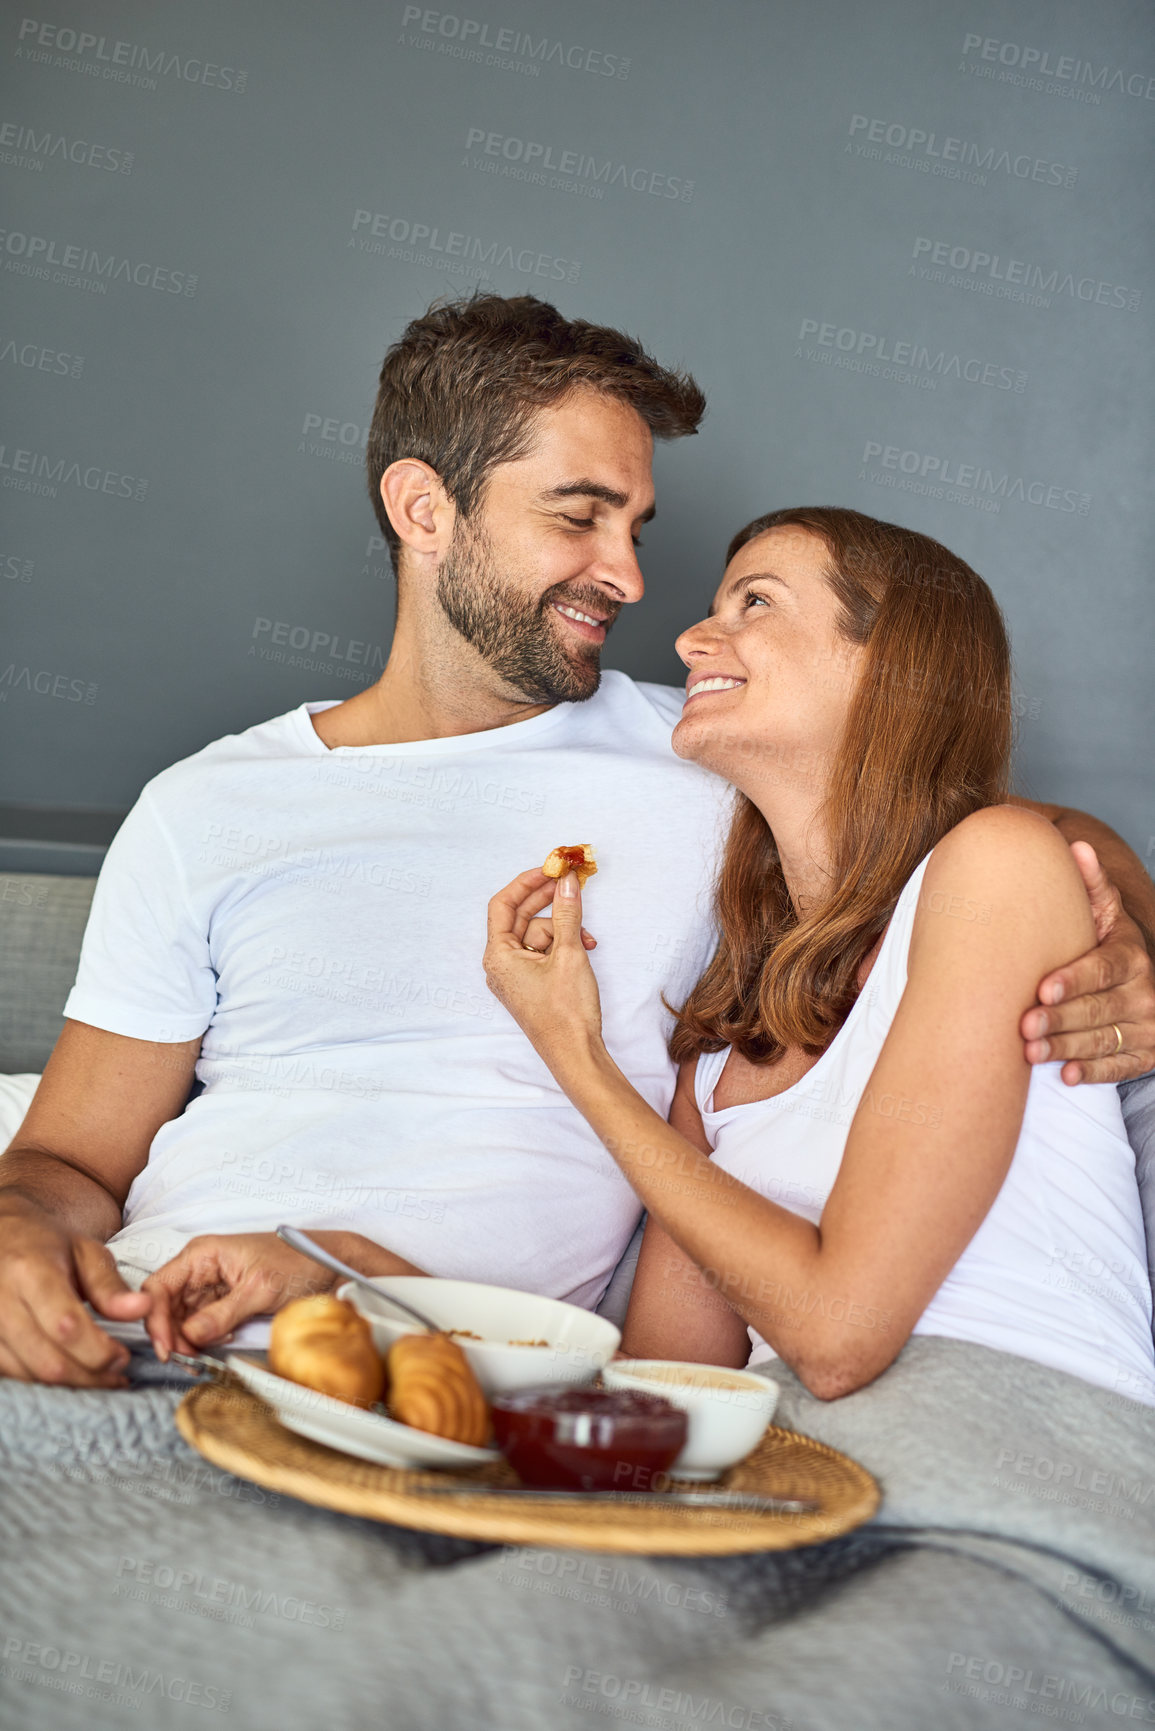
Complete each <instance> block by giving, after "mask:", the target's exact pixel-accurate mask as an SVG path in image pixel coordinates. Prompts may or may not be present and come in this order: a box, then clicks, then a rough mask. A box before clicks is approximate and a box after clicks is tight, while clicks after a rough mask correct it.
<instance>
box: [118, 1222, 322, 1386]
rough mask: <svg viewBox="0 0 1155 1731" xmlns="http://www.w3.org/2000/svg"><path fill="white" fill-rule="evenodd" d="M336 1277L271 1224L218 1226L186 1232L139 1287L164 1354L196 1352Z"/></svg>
mask: <svg viewBox="0 0 1155 1731" xmlns="http://www.w3.org/2000/svg"><path fill="white" fill-rule="evenodd" d="M339 1278H340V1277H339V1276H338V1275H335V1274H330V1273H329V1271H328V1270H327V1269H325V1268H321V1267H320V1266H319V1265H318V1264H317V1263H316V1262H313V1261H312V1260H311V1259H310V1258H309V1257H307V1256H302V1255H301V1252H300V1251H299V1250H291V1249H290V1248H289V1246H288V1245H287V1244H283V1243H282V1242H281V1240H280V1239H279V1238H278V1237H277V1235H276V1233H275V1232H223V1233H208V1234H206V1235H205V1236H203V1237H200V1238H190V1239H189V1241H188V1243H187V1244H186V1245H185V1247H184V1249H183V1250H182V1251H180V1252H179V1254H178V1255H176V1256H174V1257H173V1259H172V1261H171V1262H166V1263H165V1265H164V1267H163V1268H158V1269H157V1271H156V1273H155V1274H150V1275H149V1277H148V1279H147V1280H146V1281H145V1282H144V1283H143V1285H142V1287H141V1291H142V1292H145V1293H148V1294H149V1296H150V1298H151V1300H152V1309H151V1311H150V1312H149V1317H148V1331H149V1334H150V1335H151V1336H152V1343H153V1345H154V1347H155V1348H156V1352H157V1357H158V1358H160V1359H161V1360H162V1361H165V1360H167V1358H168V1356H169V1354H170V1353H171V1352H189V1353H196V1352H199V1351H200V1349H201V1348H202V1347H204V1346H209V1345H211V1344H212V1343H213V1342H215V1341H219V1340H223V1339H224V1338H225V1337H226V1336H227V1335H230V1334H231V1333H232V1331H233V1330H234V1329H235V1328H239V1327H240V1325H241V1323H242V1322H247V1321H248V1320H249V1318H250V1317H253V1316H267V1315H268V1314H269V1313H270V1312H271V1311H274V1310H279V1309H280V1308H281V1306H282V1305H283V1304H287V1303H288V1302H289V1300H290V1299H292V1298H305V1297H308V1296H310V1295H311V1294H313V1293H316V1292H328V1291H329V1290H330V1288H331V1287H333V1286H334V1285H335V1284H336V1282H337V1280H338V1279H339Z"/></svg>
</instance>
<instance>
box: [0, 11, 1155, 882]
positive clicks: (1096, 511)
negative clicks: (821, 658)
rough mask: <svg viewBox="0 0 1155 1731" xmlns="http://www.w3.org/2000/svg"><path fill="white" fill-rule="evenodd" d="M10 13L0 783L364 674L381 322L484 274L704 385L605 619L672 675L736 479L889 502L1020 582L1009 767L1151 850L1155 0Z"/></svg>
mask: <svg viewBox="0 0 1155 1731" xmlns="http://www.w3.org/2000/svg"><path fill="white" fill-rule="evenodd" d="M449 3H450V0H441V4H442V6H448V4H449ZM453 3H454V4H456V0H453ZM0 29H2V35H0V65H2V67H3V81H4V94H3V100H2V105H0V109H2V111H0V124H2V126H3V131H0V177H2V184H3V192H4V208H5V213H6V214H5V216H4V218H3V229H4V234H3V236H2V237H0V265H2V266H3V284H2V286H3V289H4V291H5V294H4V304H5V311H4V316H3V324H2V330H3V339H2V349H0V378H2V391H3V407H2V412H0V440H2V441H3V450H2V453H0V465H2V466H0V481H2V483H3V486H2V489H0V503H2V505H3V510H4V529H3V534H2V535H0V591H2V593H3V607H4V632H3V648H2V651H0V722H2V724H3V729H4V734H5V739H6V747H7V749H6V751H5V756H4V768H3V777H2V780H0V801H4V802H8V803H9V804H11V805H21V804H23V805H28V804H32V805H43V806H75V807H86V808H117V807H120V808H123V807H125V806H127V805H128V804H129V803H131V801H132V799H133V798H134V797H135V795H136V793H137V791H138V789H139V788H140V786H141V784H142V783H143V782H144V781H145V780H146V778H147V777H148V776H150V775H151V774H153V773H154V772H155V771H156V770H158V769H159V768H161V767H162V766H163V765H164V764H166V763H169V762H171V761H172V760H173V759H175V758H177V757H180V756H182V755H184V754H186V753H188V752H190V751H192V750H195V749H196V748H197V747H199V746H200V745H201V744H203V743H204V742H205V741H207V740H208V739H211V738H213V737H215V736H217V735H219V734H221V733H223V732H226V731H228V730H231V729H236V728H240V727H244V726H246V725H248V724H249V723H251V722H253V721H256V720H258V719H260V718H262V717H264V716H267V715H270V714H274V713H277V712H280V711H283V710H285V709H288V708H289V707H291V706H292V705H294V704H296V703H299V702H300V701H301V700H302V699H304V698H322V697H329V696H344V695H347V694H349V693H350V692H352V691H353V690H355V689H357V688H358V687H359V686H361V685H363V684H365V683H367V681H368V680H369V679H370V678H371V677H373V676H374V672H375V670H376V669H379V666H380V658H381V656H382V654H383V653H384V651H385V649H386V646H387V645H388V641H389V632H390V625H391V619H392V584H391V579H390V578H389V575H388V562H387V559H386V557H385V554H384V551H383V549H382V547H381V546H380V543H379V541H377V539H376V538H375V534H374V531H375V524H374V521H373V519H372V516H371V513H370V507H369V504H368V501H367V498H366V494H365V487H364V481H363V478H362V469H361V458H362V445H361V441H362V437H363V430H364V428H365V426H366V425H367V422H368V419H369V414H370V408H371V404H372V400H373V392H374V384H375V379H376V372H377V368H378V366H379V364H380V358H381V355H382V354H383V352H384V349H385V347H386V346H387V344H388V343H389V342H390V341H392V340H393V339H394V338H395V337H396V336H397V335H398V333H399V332H400V330H401V329H402V327H403V325H404V324H405V322H406V321H407V320H408V319H409V318H410V317H412V316H413V314H414V313H416V312H418V311H419V310H421V309H422V308H424V307H425V306H426V304H427V303H428V302H429V301H430V300H431V299H432V298H433V297H434V296H435V295H438V294H443V293H445V292H446V291H459V290H462V289H466V288H469V287H470V286H472V285H473V284H475V283H478V282H485V283H490V284H492V285H493V286H494V287H496V288H497V289H498V290H499V291H501V292H505V293H511V292H517V291H520V290H533V291H535V292H538V293H540V294H542V295H544V296H546V297H552V298H554V299H555V300H556V301H557V302H558V304H560V306H561V307H562V308H563V309H564V310H565V311H566V312H568V313H571V314H577V315H582V316H585V317H588V318H592V319H605V320H607V321H611V322H614V323H619V324H622V325H624V326H625V327H626V328H628V329H630V330H633V331H636V332H637V333H638V334H640V335H641V336H642V337H643V338H644V339H645V340H646V342H647V343H648V344H649V345H650V346H651V347H652V348H653V349H654V350H655V351H656V352H657V353H658V354H659V355H660V356H661V357H662V358H663V359H665V360H667V361H677V362H683V363H685V364H687V365H689V366H690V367H691V368H692V369H693V371H694V372H695V373H696V375H697V377H698V378H699V380H700V381H701V383H702V384H703V386H704V387H705V389H706V391H707V392H708V394H709V398H710V404H711V408H710V415H709V420H708V423H707V425H706V428H705V430H704V432H703V433H702V435H701V436H700V437H699V438H698V439H696V440H694V441H691V442H688V443H685V444H682V445H678V446H674V447H672V448H670V449H667V450H664V451H662V452H661V453H660V455H659V458H658V487H659V504H660V517H659V520H658V522H657V523H656V524H655V525H654V526H653V527H652V528H651V529H650V531H649V532H648V533H647V536H646V543H647V544H646V548H645V552H644V555H643V559H644V565H645V569H646V574H647V577H648V579H649V584H650V588H649V594H648V596H647V599H646V601H645V602H644V603H643V605H642V606H641V607H639V608H637V609H632V610H630V611H629V613H628V614H627V615H626V616H625V617H624V618H623V619H622V621H621V623H620V624H619V626H618V628H617V630H616V631H615V634H614V637H613V639H612V646H611V648H610V651H609V653H608V656H607V660H608V664H609V665H610V666H620V667H624V668H625V669H627V671H629V672H631V673H634V674H637V675H640V676H643V677H646V678H651V679H671V680H672V679H677V678H678V677H679V672H680V670H679V666H678V664H677V663H676V661H675V659H674V657H673V653H672V649H671V642H672V639H673V637H674V635H675V632H676V630H677V629H678V628H680V627H681V626H683V625H685V624H686V623H687V622H689V621H690V620H691V619H694V618H697V617H699V616H700V615H701V614H702V612H703V611H704V609H705V605H706V601H707V597H708V595H709V593H710V590H711V587H712V585H713V583H714V582H715V580H716V578H717V575H718V571H719V560H720V553H721V549H722V548H723V546H724V545H725V541H726V539H727V537H728V535H729V533H730V532H731V531H732V530H733V529H734V528H735V527H736V526H737V525H738V524H740V523H742V522H743V521H745V520H746V519H747V518H748V517H750V516H752V515H753V514H754V513H756V512H758V511H760V510H763V509H767V508H770V507H773V506H776V505H783V504H798V503H814V502H821V503H838V504H848V505H854V506H857V507H858V508H860V509H862V510H865V511H868V512H871V513H873V514H876V515H880V516H886V517H894V518H897V519H898V520H899V521H901V522H905V523H909V524H911V525H913V526H915V527H917V528H920V529H924V530H927V531H929V532H930V533H932V534H934V535H936V536H938V537H940V538H941V539H942V540H944V541H945V542H946V543H947V544H948V545H949V546H951V547H953V548H955V549H956V550H957V551H958V552H959V553H961V554H962V555H963V556H964V557H965V558H966V559H968V560H969V561H970V562H971V563H972V564H974V565H975V566H976V567H977V569H978V570H980V571H982V572H983V573H984V575H985V576H986V577H987V578H988V580H989V581H990V582H991V583H992V585H993V587H994V588H995V590H996V592H997V594H998V596H999V598H1000V600H1001V601H1002V603H1003V606H1004V608H1005V609H1006V612H1007V614H1008V616H1009V620H1010V623H1011V627H1012V631H1013V634H1014V640H1015V649H1016V659H1017V666H1018V678H1019V699H1018V705H1019V709H1020V712H1021V743H1020V755H1019V764H1020V784H1021V785H1022V786H1023V787H1024V788H1025V790H1027V791H1031V792H1034V793H1036V794H1037V795H1039V796H1040V797H1045V798H1050V799H1057V800H1062V801H1066V802H1072V803H1076V804H1080V805H1084V806H1086V807H1089V808H1090V809H1091V810H1093V811H1095V812H1096V813H1098V814H1099V815H1101V816H1103V817H1105V818H1106V819H1108V820H1109V821H1110V822H1112V823H1114V824H1115V825H1117V826H1118V827H1119V828H1120V829H1121V830H1122V831H1123V833H1124V834H1125V835H1126V836H1127V837H1128V838H1129V840H1130V841H1131V842H1132V843H1133V844H1134V845H1135V846H1136V847H1137V848H1138V850H1139V851H1140V853H1142V854H1143V855H1144V856H1146V857H1147V859H1148V861H1150V859H1151V857H1152V855H1155V795H1153V792H1152V784H1151V776H1150V769H1149V766H1150V752H1149V746H1148V741H1149V740H1150V738H1151V725H1150V724H1151V720H1152V703H1153V699H1152V690H1153V681H1152V677H1151V651H1152V632H1151V629H1150V627H1151V617H1152V607H1151V575H1150V554H1149V548H1150V529H1151V523H1152V517H1153V514H1155V505H1153V502H1152V497H1151V487H1150V455H1149V439H1148V434H1149V430H1150V420H1151V416H1152V403H1153V400H1155V399H1153V393H1152V388H1151V385H1152V381H1151V378H1150V370H1151V354H1152V343H1151V329H1150V326H1151V310H1152V305H1153V303H1155V268H1153V262H1155V261H1153V258H1152V245H1153V242H1152V232H1151V226H1150V220H1149V218H1150V186H1151V178H1152V176H1151V168H1152V163H1151V151H1150V143H1151V132H1152V121H1153V119H1155V11H1153V9H1152V7H1151V5H1150V0H1107V3H1105V4H1103V3H1099V0H1096V3H1095V4H1092V3H1091V0H974V3H973V4H969V5H966V6H956V5H948V4H942V3H940V4H937V5H931V6H928V5H927V4H926V0H872V3H871V4H870V5H863V4H862V3H861V0H810V3H808V4H806V5H800V4H798V3H797V0H626V3H625V4H623V3H621V0H583V3H581V4H574V3H572V0H570V3H568V4H567V3H564V0H462V3H461V6H460V7H459V9H458V10H457V11H449V10H433V9H429V10H426V9H424V8H418V7H416V6H407V5H405V4H404V3H403V0H388V3H379V0H324V4H322V0H313V3H311V4H310V3H306V0H200V3H198V4H197V5H196V6H187V5H181V4H177V3H176V0H116V3H113V0H93V3H91V4H85V5H80V4H76V3H75V0H54V5H53V6H52V8H50V9H47V10H45V11H43V13H41V11H40V10H39V9H37V15H36V17H35V18H33V17H32V16H31V14H29V16H28V17H24V16H23V14H22V11H21V9H20V8H9V9H8V10H7V16H6V19H5V21H4V23H3V25H2V26H0ZM566 153H569V154H568V155H567V154H566ZM607 164H610V165H612V166H611V167H610V169H609V172H608V176H606V177H605V178H601V179H599V178H598V175H599V172H601V173H602V174H603V175H605V168H606V165H607ZM278 640H281V641H278ZM300 645H306V646H307V647H305V648H304V649H303V650H300V649H298V648H297V646H300ZM295 653H297V654H298V656H299V657H301V658H302V659H303V660H304V661H305V662H311V663H312V664H311V665H294V664H293V657H294V654H295Z"/></svg>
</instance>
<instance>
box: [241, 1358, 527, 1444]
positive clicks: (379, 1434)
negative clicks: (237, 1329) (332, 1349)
mask: <svg viewBox="0 0 1155 1731" xmlns="http://www.w3.org/2000/svg"><path fill="white" fill-rule="evenodd" d="M227 1361H228V1366H229V1369H230V1370H231V1371H232V1372H233V1373H234V1375H236V1376H238V1377H239V1378H240V1380H241V1381H242V1382H243V1383H244V1385H245V1387H246V1388H249V1389H251V1390H252V1391H253V1393H254V1394H257V1395H260V1397H261V1399H262V1400H266V1401H268V1403H269V1405H270V1406H271V1407H272V1409H273V1411H274V1412H275V1413H276V1415H277V1418H278V1419H279V1420H280V1422H281V1423H282V1424H283V1425H284V1426H285V1428H286V1429H287V1430H294V1431H297V1432H298V1434H299V1435H301V1436H307V1437H308V1438H309V1439H310V1440H311V1441H312V1442H320V1443H325V1444H326V1445H327V1446H328V1447H329V1448H331V1449H340V1450H341V1452H342V1453H343V1454H347V1455H357V1456H358V1458H359V1459H361V1460H366V1461H377V1462H378V1463H379V1464H380V1465H382V1466H387V1467H476V1466H482V1465H483V1464H484V1463H485V1462H486V1461H496V1460H500V1459H501V1456H500V1455H499V1454H498V1452H497V1450H496V1449H484V1448H474V1447H473V1446H472V1445H471V1444H470V1443H459V1442H450V1440H449V1438H448V1437H443V1436H434V1435H433V1434H432V1432H431V1431H427V1430H415V1429H414V1428H413V1426H412V1425H408V1424H398V1422H397V1420H396V1419H392V1418H385V1417H384V1416H383V1415H382V1414H381V1413H376V1412H367V1411H366V1410H365V1408H364V1407H359V1406H352V1405H350V1403H349V1402H348V1401H344V1400H334V1399H333V1397H332V1395H328V1394H319V1393H318V1392H317V1390H316V1389H314V1388H304V1387H303V1386H302V1385H301V1384H300V1383H299V1382H289V1381H288V1379H287V1378H286V1377H283V1376H275V1375H274V1374H273V1372H272V1371H271V1370H268V1369H267V1368H266V1367H265V1366H264V1365H263V1364H258V1363H257V1362H256V1360H255V1359H252V1358H249V1357H248V1356H247V1355H246V1354H245V1353H241V1352H230V1353H229V1354H228V1359H227Z"/></svg>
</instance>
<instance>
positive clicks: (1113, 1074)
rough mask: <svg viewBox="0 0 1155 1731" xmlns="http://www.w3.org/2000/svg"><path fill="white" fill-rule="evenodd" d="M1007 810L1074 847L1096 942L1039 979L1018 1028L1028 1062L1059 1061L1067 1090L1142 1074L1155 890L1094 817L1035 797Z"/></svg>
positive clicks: (1148, 1055) (1150, 1009)
mask: <svg viewBox="0 0 1155 1731" xmlns="http://www.w3.org/2000/svg"><path fill="white" fill-rule="evenodd" d="M1011 803H1012V804H1014V805H1023V806H1028V807H1029V808H1030V809H1031V810H1033V811H1037V812H1039V814H1040V815H1041V816H1043V817H1045V818H1047V819H1048V820H1049V821H1050V822H1051V823H1053V824H1054V825H1055V827H1056V829H1057V830H1058V831H1059V834H1060V835H1061V836H1062V837H1063V839H1064V840H1065V841H1066V842H1068V843H1070V844H1074V845H1072V850H1071V851H1072V853H1073V855H1074V858H1075V861H1076V863H1077V864H1078V867H1079V870H1080V872H1081V873H1082V876H1083V881H1084V883H1085V884H1086V886H1087V894H1088V895H1089V897H1090V899H1091V912H1092V914H1093V915H1094V919H1095V929H1096V932H1097V935H1098V939H1099V942H1098V945H1097V946H1096V948H1095V949H1093V950H1088V951H1087V953H1086V954H1085V955H1083V956H1079V957H1077V958H1076V959H1075V960H1074V961H1072V962H1069V963H1068V964H1067V965H1066V966H1065V967H1062V968H1056V969H1055V971H1054V972H1053V973H1050V974H1048V975H1047V977H1046V979H1045V980H1041V981H1040V982H1039V992H1038V1004H1037V1005H1036V1006H1035V1007H1034V1008H1032V1009H1030V1010H1028V1011H1027V1012H1026V1014H1025V1015H1024V1016H1023V1019H1022V1022H1021V1024H1020V1032H1021V1034H1022V1037H1023V1040H1024V1042H1025V1046H1024V1050H1025V1053H1026V1057H1027V1060H1028V1062H1029V1063H1032V1064H1046V1063H1054V1062H1056V1061H1058V1060H1062V1061H1063V1071H1062V1077H1063V1081H1064V1082H1066V1083H1068V1084H1074V1083H1076V1082H1125V1081H1127V1080H1128V1079H1129V1078H1130V1077H1132V1076H1141V1075H1143V1073H1144V1072H1145V1071H1147V1070H1149V1069H1151V1068H1152V1066H1155V966H1153V958H1155V885H1153V884H1152V882H1151V879H1150V878H1149V877H1148V875H1147V873H1146V872H1145V871H1144V869H1143V866H1142V863H1141V861H1140V859H1139V857H1138V855H1137V854H1136V853H1135V852H1134V851H1133V850H1132V849H1131V848H1129V847H1128V846H1127V843H1126V842H1125V841H1124V840H1123V839H1122V837H1121V836H1118V835H1116V833H1115V831H1114V830H1113V829H1111V828H1109V827H1108V825H1107V824H1105V823H1101V822H1100V821H1099V819H1098V818H1096V817H1091V816H1089V814H1088V813H1087V812H1083V811H1073V810H1071V809H1069V808H1068V807H1065V806H1059V805H1044V804H1041V803H1040V802H1038V801H1036V800H1029V799H1017V798H1016V799H1013V800H1012V801H1011ZM1078 844H1082V845H1078ZM1120 1036H1122V1044H1121V1045H1120Z"/></svg>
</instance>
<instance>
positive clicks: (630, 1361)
mask: <svg viewBox="0 0 1155 1731" xmlns="http://www.w3.org/2000/svg"><path fill="white" fill-rule="evenodd" d="M602 1381H603V1382H604V1383H605V1384H606V1387H607V1388H638V1389H644V1390H645V1391H646V1393H647V1394H660V1395H664V1396H665V1398H666V1399H667V1400H668V1401H672V1402H673V1404H674V1405H675V1406H680V1407H681V1409H682V1411H683V1412H684V1413H686V1414H687V1415H688V1417H689V1420H690V1428H689V1431H688V1433H687V1436H686V1444H685V1447H684V1448H683V1450H682V1452H681V1454H680V1455H679V1456H678V1458H677V1460H676V1461H675V1462H674V1464H673V1466H672V1467H671V1468H670V1476H671V1477H672V1478H676V1479H716V1478H718V1477H720V1475H721V1474H722V1473H724V1472H725V1470H726V1468H727V1467H732V1466H733V1465H734V1463H735V1462H736V1461H740V1460H744V1459H745V1457H746V1456H747V1455H748V1454H749V1453H750V1450H751V1449H752V1448H753V1447H754V1446H755V1444H756V1443H758V1442H759V1441H760V1440H761V1437H762V1433H763V1431H764V1430H765V1429H766V1426H767V1425H768V1424H769V1423H770V1420H771V1419H772V1418H773V1416H774V1408H775V1407H776V1406H777V1404H778V1394H779V1389H778V1384H777V1383H776V1382H771V1381H770V1380H769V1378H767V1377H764V1376H757V1375H755V1374H754V1372H753V1371H748V1370H729V1369H727V1368H725V1367H724V1366H722V1365H717V1364H689V1363H683V1362H680V1361H676V1360H674V1359H666V1358H623V1359H619V1360H618V1361H617V1363H616V1364H607V1365H606V1368H605V1369H604V1370H603V1372H602Z"/></svg>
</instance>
